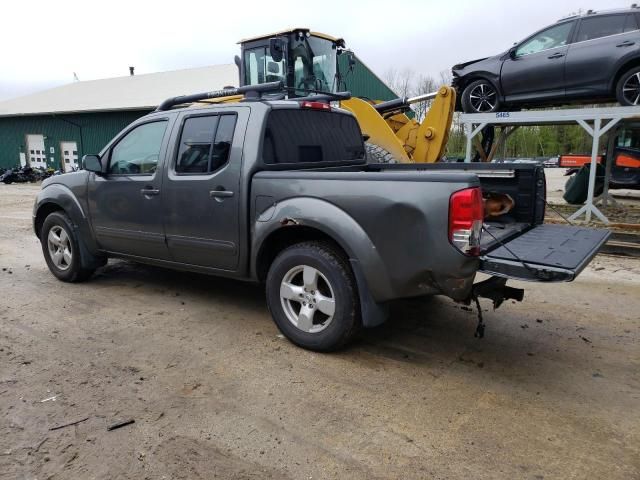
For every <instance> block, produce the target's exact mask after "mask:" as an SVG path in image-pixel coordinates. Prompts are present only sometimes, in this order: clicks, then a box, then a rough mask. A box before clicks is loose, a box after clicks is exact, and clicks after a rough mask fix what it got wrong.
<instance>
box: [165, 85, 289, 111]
mask: <svg viewBox="0 0 640 480" xmlns="http://www.w3.org/2000/svg"><path fill="white" fill-rule="evenodd" d="M283 90H284V83H283V82H282V80H280V81H277V82H269V83H263V84H260V85H245V86H244V87H235V88H223V89H222V90H213V91H211V92H203V93H194V94H193V95H180V96H178V97H171V98H167V99H166V100H165V101H164V102H162V103H161V104H160V105H158V108H156V110H155V111H156V112H162V111H165V110H170V109H171V108H172V107H175V106H176V105H182V104H185V103H193V102H198V101H200V100H206V99H208V98H222V97H229V96H232V95H244V96H245V98H246V99H247V100H260V99H262V94H263V93H267V92H276V91H283Z"/></svg>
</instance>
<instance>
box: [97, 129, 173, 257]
mask: <svg viewBox="0 0 640 480" xmlns="http://www.w3.org/2000/svg"><path fill="white" fill-rule="evenodd" d="M170 123H171V122H170V121H168V120H162V121H155V122H150V123H145V124H142V125H138V126H136V127H134V128H133V129H132V130H130V131H129V132H127V133H126V134H125V135H124V136H123V137H122V138H121V139H120V140H119V141H118V142H117V143H116V144H115V145H114V146H113V147H112V148H111V149H109V151H108V152H107V153H106V154H105V155H104V156H103V158H102V161H103V162H107V161H108V163H109V166H108V170H109V171H108V173H107V174H106V175H96V174H92V176H91V178H90V180H89V188H88V190H89V191H88V198H89V212H90V215H91V221H92V224H93V227H94V230H95V233H96V239H97V241H98V244H99V245H100V247H101V248H102V249H104V250H106V251H110V252H116V253H123V254H128V255H136V256H140V257H147V258H155V259H161V260H168V259H169V251H168V249H167V245H166V242H165V235H164V228H163V212H162V202H161V199H162V196H161V195H162V174H161V172H162V161H161V160H162V158H163V157H164V156H165V152H166V149H167V144H168V137H169V132H170V127H171V125H170Z"/></svg>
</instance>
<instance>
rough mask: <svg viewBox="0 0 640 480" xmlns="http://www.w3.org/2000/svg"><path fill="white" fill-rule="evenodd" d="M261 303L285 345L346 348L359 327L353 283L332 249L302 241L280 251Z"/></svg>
mask: <svg viewBox="0 0 640 480" xmlns="http://www.w3.org/2000/svg"><path fill="white" fill-rule="evenodd" d="M266 290H267V305H268V306H269V311H270V312H271V316H272V317H273V320H274V321H275V322H276V325H277V326H278V328H279V329H280V331H281V332H282V333H283V335H284V336H286V337H287V338H288V339H289V340H290V341H291V342H293V343H295V344H296V345H298V346H300V347H303V348H306V349H309V350H314V351H318V352H327V351H332V350H336V349H338V348H340V347H342V346H344V345H346V344H347V343H348V342H349V341H350V340H351V339H352V338H353V337H354V335H355V334H356V333H357V331H358V329H359V328H360V325H361V321H360V308H359V303H358V294H357V288H356V283H355V279H354V277H353V274H352V272H351V270H350V268H349V266H348V263H347V261H346V260H345V259H344V257H343V256H342V255H340V253H338V252H337V251H336V249H335V248H334V247H333V246H332V245H330V244H328V243H325V242H305V243H299V244H296V245H293V246H291V247H288V248H286V249H285V250H283V251H282V252H281V253H280V254H279V255H278V256H277V257H276V259H275V260H274V261H273V263H272V264H271V267H270V268H269V273H268V274H267V285H266Z"/></svg>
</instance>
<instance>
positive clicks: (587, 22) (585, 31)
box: [576, 15, 627, 42]
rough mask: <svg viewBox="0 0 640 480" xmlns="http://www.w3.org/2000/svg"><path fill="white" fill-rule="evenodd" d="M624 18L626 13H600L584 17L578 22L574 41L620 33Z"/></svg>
mask: <svg viewBox="0 0 640 480" xmlns="http://www.w3.org/2000/svg"><path fill="white" fill-rule="evenodd" d="M626 20H627V15H602V16H599V17H593V18H584V19H582V22H581V23H580V29H579V30H578V36H577V38H576V42H584V41H585V40H593V39H594V38H601V37H607V36H609V35H616V34H618V33H622V32H623V31H624V29H625V22H626Z"/></svg>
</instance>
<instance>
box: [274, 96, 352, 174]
mask: <svg viewBox="0 0 640 480" xmlns="http://www.w3.org/2000/svg"><path fill="white" fill-rule="evenodd" d="M262 157H263V160H264V162H265V163H267V164H298V163H301V164H316V163H336V162H358V161H362V160H363V159H364V144H363V141H362V133H361V132H360V127H359V126H358V122H357V121H356V119H355V118H354V117H352V116H351V115H345V114H344V113H339V112H327V111H320V110H306V109H299V110H298V109H296V110H293V109H286V110H285V109H282V110H273V111H272V112H271V113H269V117H268V118H267V128H266V130H265V135H264V142H263V145H262Z"/></svg>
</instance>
